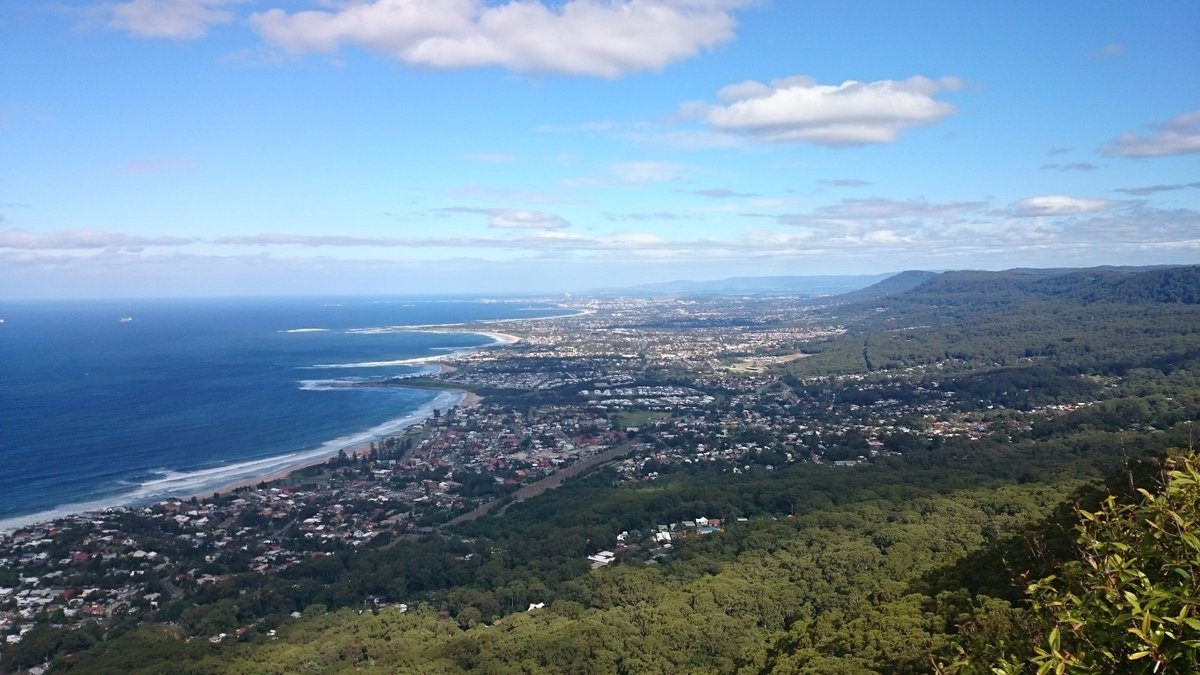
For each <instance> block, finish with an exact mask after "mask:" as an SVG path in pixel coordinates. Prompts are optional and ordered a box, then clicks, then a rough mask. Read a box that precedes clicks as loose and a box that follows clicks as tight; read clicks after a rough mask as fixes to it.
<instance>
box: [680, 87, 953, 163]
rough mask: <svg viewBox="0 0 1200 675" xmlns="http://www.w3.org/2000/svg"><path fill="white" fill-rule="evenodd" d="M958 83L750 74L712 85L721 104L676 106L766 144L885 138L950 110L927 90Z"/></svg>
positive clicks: (835, 143)
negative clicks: (824, 80)
mask: <svg viewBox="0 0 1200 675" xmlns="http://www.w3.org/2000/svg"><path fill="white" fill-rule="evenodd" d="M961 87H962V82H961V81H960V80H958V79H957V78H953V77H943V78H940V79H937V80H931V79H929V78H927V77H922V76H916V77H911V78H909V79H907V80H903V81H896V80H878V81H876V82H856V81H853V80H850V81H847V82H843V83H842V84H840V85H822V84H817V83H816V82H815V81H813V80H812V79H811V78H807V77H793V78H788V79H784V80H776V81H774V82H772V83H771V84H770V85H769V86H768V85H766V84H762V83H759V82H753V81H748V82H741V83H739V84H735V85H731V86H728V87H725V88H724V89H722V90H721V91H720V92H718V94H717V96H718V98H719V99H720V100H721V101H722V102H723V103H724V105H709V104H696V103H689V104H684V106H683V108H682V112H683V113H684V114H690V115H699V116H700V117H702V119H704V121H706V122H707V123H708V124H709V125H711V126H712V127H713V128H714V129H716V130H718V131H722V132H726V133H732V134H738V135H742V136H746V137H750V138H754V139H758V140H763V141H767V142H772V143H790V142H804V143H815V144H818V145H833V146H845V145H866V144H871V143H891V142H893V141H895V140H896V138H897V137H898V136H899V134H900V132H902V131H905V130H907V129H911V128H913V127H919V126H926V125H929V124H934V123H935V122H939V121H941V120H942V119H945V118H946V117H948V116H950V115H952V114H953V113H954V112H955V108H954V106H952V105H950V104H949V103H946V102H944V101H939V100H937V99H935V98H933V96H934V94H937V93H938V92H941V91H947V90H956V89H959V88H961Z"/></svg>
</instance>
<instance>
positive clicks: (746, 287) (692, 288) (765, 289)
mask: <svg viewBox="0 0 1200 675" xmlns="http://www.w3.org/2000/svg"><path fill="white" fill-rule="evenodd" d="M892 276H894V275H893V274H890V273H889V274H860V275H829V276H772V277H731V278H728V279H715V280H711V281H686V280H679V281H666V282H660V283H653V284H641V285H639V286H630V287H627V288H618V289H604V290H599V291H594V292H595V293H599V294H605V295H609V294H617V293H628V294H634V295H673V294H681V295H747V294H770V293H779V294H788V295H803V296H824V295H839V294H842V293H848V292H850V291H855V290H859V289H862V288H866V287H868V286H871V285H873V284H876V283H879V282H882V281H885V280H886V279H888V278H889V277H892Z"/></svg>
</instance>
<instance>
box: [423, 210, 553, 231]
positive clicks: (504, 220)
mask: <svg viewBox="0 0 1200 675" xmlns="http://www.w3.org/2000/svg"><path fill="white" fill-rule="evenodd" d="M442 211H444V212H446V213H477V214H480V215H485V216H487V217H488V225H489V226H491V227H494V228H497V229H501V230H557V229H561V228H564V227H570V226H571V224H570V223H568V222H567V221H566V220H565V219H564V218H562V217H560V216H556V215H554V214H552V213H546V212H544V211H529V210H525V209H478V208H472V207H465V206H454V207H450V208H446V209H442Z"/></svg>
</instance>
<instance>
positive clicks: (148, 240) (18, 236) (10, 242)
mask: <svg viewBox="0 0 1200 675" xmlns="http://www.w3.org/2000/svg"><path fill="white" fill-rule="evenodd" d="M194 241H195V240H194V239H184V238H182V237H169V236H163V237H141V236H137V235H132V234H122V233H120V232H104V231H102V230H91V229H80V230H68V231H65V232H49V233H38V232H29V231H26V230H5V231H4V232H0V249H4V248H15V249H25V250H30V251H36V250H54V249H57V250H85V249H101V248H120V249H135V248H141V247H143V246H183V245H185V244H190V243H192V242H194Z"/></svg>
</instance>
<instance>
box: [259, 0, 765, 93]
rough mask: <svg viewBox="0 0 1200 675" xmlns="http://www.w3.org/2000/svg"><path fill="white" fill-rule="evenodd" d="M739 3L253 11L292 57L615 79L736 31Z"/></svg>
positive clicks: (407, 0)
mask: <svg viewBox="0 0 1200 675" xmlns="http://www.w3.org/2000/svg"><path fill="white" fill-rule="evenodd" d="M744 4H746V0H566V2H563V3H554V4H552V5H547V4H544V3H543V2H541V1H537V0H509V1H507V2H484V1H483V0H374V1H370V2H350V3H344V4H339V5H337V6H336V8H335V9H332V10H328V11H326V10H311V11H301V12H295V13H290V14H289V13H288V12H286V11H284V10H282V9H271V10H268V11H266V12H261V13H256V14H254V15H252V16H251V18H250V21H251V24H252V25H253V26H254V27H255V29H256V30H257V31H258V32H259V34H260V35H262V37H263V38H264V39H266V40H267V41H268V42H270V43H271V44H274V45H276V46H278V47H280V48H282V49H284V50H286V51H288V52H290V53H293V54H304V53H311V52H322V53H333V52H336V51H337V50H338V49H339V48H340V47H341V46H342V45H344V44H354V45H357V46H360V47H363V48H365V49H368V50H370V51H374V52H378V53H382V54H387V55H390V56H393V57H395V58H397V59H399V60H401V61H404V62H405V63H410V64H413V65H422V66H430V67H434V68H468V67H478V66H501V67H504V68H508V69H511V70H516V71H526V72H542V73H557V74H564V75H597V76H601V77H609V78H613V77H619V76H621V75H624V74H626V73H631V72H637V71H645V70H662V69H663V68H664V67H666V66H667V65H669V64H671V63H674V62H677V61H681V60H684V59H687V58H691V57H693V56H695V55H697V54H698V53H700V52H701V51H703V50H705V49H711V48H712V47H714V46H716V45H718V44H721V43H724V42H727V41H729V40H731V39H732V38H733V35H734V28H735V25H736V22H735V20H734V18H733V15H732V13H731V12H732V10H734V9H736V8H738V7H740V6H742V5H744Z"/></svg>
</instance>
